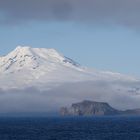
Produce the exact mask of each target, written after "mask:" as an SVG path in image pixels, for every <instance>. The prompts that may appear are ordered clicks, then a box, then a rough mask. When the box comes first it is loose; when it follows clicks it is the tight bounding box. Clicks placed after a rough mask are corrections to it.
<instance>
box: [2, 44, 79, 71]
mask: <svg viewBox="0 0 140 140" xmlns="http://www.w3.org/2000/svg"><path fill="white" fill-rule="evenodd" d="M56 65H64V66H70V67H71V66H72V67H76V66H79V65H78V64H77V63H76V62H74V61H73V60H72V59H69V58H67V57H65V56H63V55H62V54H60V53H58V52H57V51H56V50H55V49H52V48H51V49H47V48H32V47H30V46H17V47H16V49H14V50H13V51H12V52H10V53H9V54H8V55H6V56H4V57H2V58H1V59H0V71H1V72H3V71H6V72H7V71H8V72H13V71H14V72H15V70H16V71H17V70H18V71H19V70H22V69H23V68H24V70H25V69H32V70H35V69H37V68H39V67H45V68H51V67H53V68H54V67H55V66H56Z"/></svg>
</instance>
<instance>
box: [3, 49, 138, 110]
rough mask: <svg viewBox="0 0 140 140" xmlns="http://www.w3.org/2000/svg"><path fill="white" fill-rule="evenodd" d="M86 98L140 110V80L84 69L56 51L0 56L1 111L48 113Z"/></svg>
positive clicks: (116, 106) (35, 50)
mask: <svg viewBox="0 0 140 140" xmlns="http://www.w3.org/2000/svg"><path fill="white" fill-rule="evenodd" d="M85 99H89V100H94V101H103V102H108V103H109V104H110V105H112V106H113V107H115V108H117V109H130V108H140V102H139V101H140V80H139V79H136V78H134V77H131V76H126V75H123V74H120V73H113V72H109V71H98V70H95V69H89V68H86V67H82V66H81V65H79V64H78V63H76V62H75V61H73V60H71V59H69V58H67V57H65V56H63V55H62V54H60V53H58V52H57V51H56V50H54V49H45V48H31V47H17V48H16V49H15V50H13V51H12V52H10V53H9V54H8V55H6V56H2V57H0V112H9V111H10V112H15V111H17V112H20V111H23V112H28V111H29V112H33V111H35V112H39V111H43V112H45V111H50V110H52V109H53V110H57V109H59V107H61V106H65V105H67V104H71V103H73V102H79V101H81V100H85Z"/></svg>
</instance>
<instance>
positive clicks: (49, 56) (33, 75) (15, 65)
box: [0, 46, 137, 88]
mask: <svg viewBox="0 0 140 140" xmlns="http://www.w3.org/2000/svg"><path fill="white" fill-rule="evenodd" d="M0 75H1V76H0V87H1V88H23V87H24V88H25V87H31V86H36V87H39V86H41V87H42V86H45V87H46V88H47V87H49V85H50V84H52V85H54V84H60V83H64V82H77V81H95V80H103V81H116V80H121V81H137V80H136V79H134V78H132V77H129V76H124V75H121V74H119V73H112V72H103V71H96V70H91V69H88V68H86V67H82V66H81V65H80V64H78V63H77V62H75V61H73V60H72V59H70V58H68V57H65V56H63V55H62V54H60V53H58V52H57V51H56V50H54V49H46V48H31V47H26V46H25V47H21V46H18V47H17V48H16V49H15V50H13V51H12V52H10V53H9V54H8V55H6V56H3V57H0Z"/></svg>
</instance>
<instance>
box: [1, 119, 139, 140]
mask: <svg viewBox="0 0 140 140" xmlns="http://www.w3.org/2000/svg"><path fill="white" fill-rule="evenodd" d="M0 140H140V117H97V118H57V117H54V118H31V117H30V118H0Z"/></svg>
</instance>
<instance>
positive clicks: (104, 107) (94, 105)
mask: <svg viewBox="0 0 140 140" xmlns="http://www.w3.org/2000/svg"><path fill="white" fill-rule="evenodd" d="M60 114H61V115H62V116H105V115H140V109H133V110H125V111H121V110H117V109H115V108H113V107H111V106H110V105H109V104H108V103H105V102H95V101H88V100H84V101H82V102H80V103H74V104H72V105H71V107H69V108H67V107H62V108H61V109H60Z"/></svg>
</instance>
